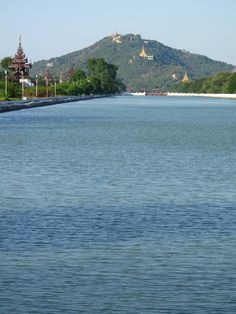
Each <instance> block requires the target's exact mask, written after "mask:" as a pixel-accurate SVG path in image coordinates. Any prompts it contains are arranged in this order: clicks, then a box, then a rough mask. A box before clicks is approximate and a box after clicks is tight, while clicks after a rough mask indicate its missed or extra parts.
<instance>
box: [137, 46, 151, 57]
mask: <svg viewBox="0 0 236 314" xmlns="http://www.w3.org/2000/svg"><path fill="white" fill-rule="evenodd" d="M139 57H140V58H142V59H145V60H153V55H147V54H146V52H145V49H144V46H143V47H142V49H141V51H140V53H139Z"/></svg>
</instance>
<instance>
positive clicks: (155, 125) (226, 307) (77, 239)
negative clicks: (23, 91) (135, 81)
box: [0, 97, 236, 314]
mask: <svg viewBox="0 0 236 314" xmlns="http://www.w3.org/2000/svg"><path fill="white" fill-rule="evenodd" d="M235 165H236V102H235V100H224V99H207V98H188V97H185V98H181V97H114V98H106V99H97V100H89V101H81V102H78V103H68V104H63V105H56V106H51V107H43V108H37V109H29V110H22V111H17V112H9V113H4V114H1V115H0V191H1V192H0V291H1V292H0V313H1V314H3V313H4V314H5V313H7V314H8V313H16V314H18V313H20V314H21V313H40V314H41V313H45V314H46V313H60V314H62V313H63V314H64V313H87V314H93V313H95V314H97V313H101V314H102V313H107V314H113V313H125V314H146V313H166V314H169V313H170V314H172V313H173V314H176V313H179V314H185V313H186V314H189V313H191V314H194V313H198V314H199V313H204V314H209V313H210V314H211V313H221V314H227V313H232V314H233V313H236V190H235V179H236V166H235Z"/></svg>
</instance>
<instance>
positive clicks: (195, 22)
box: [0, 0, 236, 65]
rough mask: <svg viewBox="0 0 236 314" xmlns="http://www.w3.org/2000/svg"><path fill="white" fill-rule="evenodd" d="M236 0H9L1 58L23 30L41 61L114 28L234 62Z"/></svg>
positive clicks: (1, 29) (30, 51)
mask: <svg viewBox="0 0 236 314" xmlns="http://www.w3.org/2000/svg"><path fill="white" fill-rule="evenodd" d="M235 12H236V0H148V1H143V0H136V1H135V0H117V1H114V0H83V1H82V0H41V1H35V0H20V1H18V0H8V1H3V2H2V3H1V15H0V37H1V46H0V58H2V57H5V56H13V55H14V53H15V51H16V48H17V45H18V38H19V35H21V36H22V44H23V48H24V50H25V53H26V54H27V56H28V57H29V59H32V61H33V62H34V61H37V60H40V59H48V58H50V57H56V56H60V55H63V54H66V53H69V52H72V51H75V50H79V49H81V48H84V47H86V46H88V45H90V44H93V43H94V42H95V41H98V40H99V39H101V38H103V37H105V36H108V35H110V34H112V33H114V32H115V31H117V32H119V33H121V34H127V33H135V34H141V35H142V37H143V38H146V39H155V40H158V41H160V42H162V43H164V44H165V45H168V46H170V47H173V48H178V49H186V50H188V51H191V52H194V53H199V54H203V55H207V56H208V57H210V58H212V59H215V60H221V61H225V62H228V63H232V64H234V65H236V35H235V34H236V33H235V30H236V18H235Z"/></svg>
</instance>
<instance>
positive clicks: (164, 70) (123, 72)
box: [31, 34, 234, 90]
mask: <svg viewBox="0 0 236 314" xmlns="http://www.w3.org/2000/svg"><path fill="white" fill-rule="evenodd" d="M90 58H104V59H105V61H106V62H108V63H113V64H115V65H117V66H118V67H119V69H118V76H119V78H120V79H122V81H123V82H124V84H125V85H126V86H127V87H128V88H132V89H147V88H151V89H156V88H157V89H159V90H168V89H173V88H174V85H175V84H176V83H178V82H180V81H181V80H182V78H183V76H184V74H185V73H187V75H188V77H189V78H190V79H191V80H195V79H199V78H202V77H209V76H211V75H214V74H216V73H219V72H231V71H233V69H234V67H233V65H230V64H227V63H225V62H220V61H215V60H212V59H210V58H208V57H206V56H202V55H198V54H194V53H190V52H188V51H185V50H180V49H174V48H171V47H168V46H165V45H164V44H162V43H160V42H158V41H156V40H146V39H142V37H141V35H138V34H137V35H135V34H127V35H124V36H122V35H119V34H115V35H113V36H108V37H105V38H103V39H101V40H100V41H98V42H96V43H95V44H93V45H91V46H89V47H87V48H84V49H82V50H79V51H75V52H72V53H69V54H66V55H63V56H60V57H55V58H51V59H49V60H41V61H38V62H35V63H34V64H33V68H32V70H31V74H32V75H35V74H36V73H38V74H39V73H43V72H44V69H45V67H46V66H47V65H48V66H49V67H50V69H49V70H50V72H51V73H52V75H57V76H59V73H60V71H61V72H64V73H66V72H67V71H68V70H69V68H71V67H72V66H73V67H74V69H77V68H81V69H84V68H85V65H86V62H87V60H88V59H90Z"/></svg>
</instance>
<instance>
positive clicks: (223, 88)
mask: <svg viewBox="0 0 236 314" xmlns="http://www.w3.org/2000/svg"><path fill="white" fill-rule="evenodd" d="M175 91H176V92H179V93H207V94H210V93H214V94H234V93H236V73H228V72H224V73H218V74H216V75H214V76H212V77H209V78H202V79H199V80H195V81H190V82H184V83H180V84H178V85H176V86H175Z"/></svg>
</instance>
